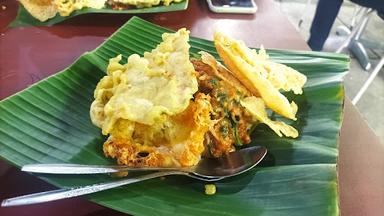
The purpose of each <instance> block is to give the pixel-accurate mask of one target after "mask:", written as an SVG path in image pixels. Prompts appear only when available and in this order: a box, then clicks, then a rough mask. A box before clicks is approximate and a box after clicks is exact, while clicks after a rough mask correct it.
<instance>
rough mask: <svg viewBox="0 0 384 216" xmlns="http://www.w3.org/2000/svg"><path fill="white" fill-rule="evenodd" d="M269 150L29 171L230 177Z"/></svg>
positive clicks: (31, 168)
mask: <svg viewBox="0 0 384 216" xmlns="http://www.w3.org/2000/svg"><path fill="white" fill-rule="evenodd" d="M266 153H267V149H266V148H265V147H262V146H253V147H249V148H244V149H241V150H239V151H235V152H231V153H229V154H228V155H225V156H223V157H219V158H203V159H201V160H200V161H199V163H198V164H197V165H196V166H193V167H175V168H174V167H129V166H124V165H83V164H28V165H25V166H23V167H22V168H21V170H22V171H25V172H33V173H45V174H103V173H115V172H122V171H180V172H186V173H191V174H194V175H196V176H200V177H203V178H217V177H222V176H225V177H229V176H232V175H234V174H236V175H237V174H240V173H243V172H245V171H247V170H249V169H251V168H252V167H253V166H255V165H257V164H258V163H259V162H260V161H261V160H262V159H263V158H264V156H265V154H266Z"/></svg>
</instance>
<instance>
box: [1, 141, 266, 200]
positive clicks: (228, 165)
mask: <svg viewBox="0 0 384 216" xmlns="http://www.w3.org/2000/svg"><path fill="white" fill-rule="evenodd" d="M266 153H267V149H266V148H265V147H260V146H255V147H250V148H245V149H242V150H239V151H236V152H233V153H230V154H228V155H226V156H224V157H220V158H216V159H211V158H203V159H201V161H200V163H199V164H198V165H197V166H195V167H193V168H191V169H190V170H189V171H188V170H187V169H182V170H168V171H161V172H155V173H151V174H148V175H143V176H140V177H137V178H129V179H122V180H118V181H113V182H107V183H100V184H94V185H89V186H83V187H77V188H69V189H59V190H53V191H47V192H41V193H35V194H30V195H24V196H19V197H15V198H10V199H6V200H3V202H2V203H1V206H2V207H5V206H19V205H29V204H36V203H42V202H49V201H53V200H60V199H66V198H70V197H76V196H81V195H85V194H91V193H95V192H98V191H103V190H108V189H111V188H115V187H119V186H123V185H127V184H132V183H135V182H140V181H144V180H148V179H152V178H157V177H161V176H168V175H184V176H188V177H192V178H194V179H199V180H202V181H208V182H212V181H218V180H221V179H224V178H227V177H231V176H235V175H238V174H241V173H244V172H246V171H248V170H250V169H251V168H253V167H254V166H256V165H257V164H258V163H259V162H260V161H261V160H262V159H263V158H264V156H265V155H266ZM121 167H122V168H123V166H121ZM40 168H41V167H40ZM51 168H52V166H51ZM81 168H84V166H81ZM125 170H126V169H125ZM130 170H132V168H130ZM119 171H122V170H121V169H120V170H119ZM114 172H118V171H114ZM44 173H47V171H46V172H44ZM50 173H52V172H50ZM55 173H57V172H55ZM93 173H95V172H93ZM103 173H106V172H103Z"/></svg>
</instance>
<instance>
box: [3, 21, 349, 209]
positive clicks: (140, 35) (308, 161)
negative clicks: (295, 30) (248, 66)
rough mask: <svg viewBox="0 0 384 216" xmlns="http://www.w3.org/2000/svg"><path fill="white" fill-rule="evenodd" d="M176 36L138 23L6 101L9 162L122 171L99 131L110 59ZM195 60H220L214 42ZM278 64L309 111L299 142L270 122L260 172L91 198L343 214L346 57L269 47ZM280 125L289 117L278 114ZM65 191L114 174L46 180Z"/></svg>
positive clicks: (135, 205) (144, 205)
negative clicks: (95, 108)
mask: <svg viewBox="0 0 384 216" xmlns="http://www.w3.org/2000/svg"><path fill="white" fill-rule="evenodd" d="M169 31H170V30H167V29H164V28H162V27H159V26H156V25H153V24H151V23H149V22H147V21H144V20H142V19H140V18H137V17H134V18H132V19H130V20H129V21H128V22H127V23H126V24H125V25H124V26H123V27H121V28H120V30H118V31H117V32H116V33H114V34H113V35H112V36H111V37H110V39H108V40H107V41H106V42H104V43H103V44H102V45H101V46H100V47H98V48H97V49H95V50H94V51H92V52H88V53H85V54H84V55H83V56H81V57H80V58H79V59H78V60H77V61H76V62H75V63H73V64H72V65H71V66H69V67H68V68H67V69H65V70H63V71H61V72H59V73H57V74H56V75H54V76H51V77H49V78H47V79H45V80H42V81H40V82H39V83H37V84H35V85H33V86H31V87H29V88H27V89H26V90H24V91H22V92H19V93H18V94H16V95H13V96H11V97H9V98H7V99H5V100H3V101H1V102H0V156H1V157H2V158H3V159H4V160H6V161H8V162H9V163H11V164H14V165H15V166H17V167H21V166H23V165H25V164H30V163H81V164H114V163H115V162H114V161H113V160H111V159H107V158H105V157H104V156H103V152H102V143H103V140H104V139H105V137H103V136H102V135H101V133H100V129H99V128H96V127H95V126H93V125H92V123H91V121H90V117H89V107H90V104H91V102H92V101H93V90H94V88H95V86H96V84H97V82H98V81H99V79H100V78H101V77H103V76H104V75H105V70H106V66H107V64H108V59H109V58H111V57H115V56H116V55H117V54H123V55H124V57H127V56H129V55H131V54H133V53H139V54H143V53H144V51H149V50H151V49H152V48H154V47H155V46H156V44H158V43H159V42H160V41H161V34H162V33H164V32H169ZM190 44H191V46H192V47H191V49H190V52H191V55H194V54H196V53H197V52H198V51H200V50H204V51H207V52H209V53H211V54H213V55H214V56H216V57H217V53H216V51H215V49H214V46H213V44H212V42H211V41H207V40H202V39H198V38H191V40H190ZM269 54H270V56H271V58H273V59H274V60H275V61H277V62H281V63H284V64H287V65H289V66H291V67H293V68H295V69H297V70H299V71H301V72H302V73H304V74H306V75H307V77H308V82H307V84H306V86H305V88H304V94H302V95H292V94H290V93H287V94H286V95H287V96H288V97H289V98H290V99H294V100H295V101H296V103H297V104H298V106H299V111H298V114H297V116H298V120H297V121H296V122H289V121H287V122H288V123H290V124H291V125H293V126H294V127H296V128H297V129H298V130H299V132H300V137H299V138H297V139H290V138H280V137H278V136H277V135H275V134H274V133H273V132H272V131H271V130H270V129H269V128H268V127H266V126H263V125H260V126H258V127H257V129H256V130H255V133H254V134H253V141H252V145H263V146H266V147H267V148H268V150H269V153H268V155H267V157H266V159H265V160H264V161H263V163H262V164H261V165H260V166H258V167H257V168H255V169H253V170H251V171H249V172H247V173H245V174H242V175H239V176H236V177H232V178H229V179H226V180H224V181H220V182H218V183H216V186H217V193H216V194H215V195H213V196H208V195H205V193H204V183H203V182H200V181H196V180H193V179H188V178H187V177H178V176H170V177H167V178H166V179H162V180H160V179H153V180H149V181H145V182H141V183H137V184H133V185H127V186H124V187H120V188H116V189H112V190H108V191H104V192H99V193H97V194H93V195H90V196H88V198H89V200H91V201H93V202H96V203H99V204H101V205H104V206H107V207H110V208H113V209H116V210H119V211H122V212H126V213H130V214H133V215H197V214H200V215H268V216H271V215H272V216H273V215H286V216H287V215H294V216H299V215H303V216H307V215H321V216H325V215H338V213H339V210H338V189H337V172H336V162H337V156H338V137H339V130H340V126H341V121H342V108H343V99H344V90H343V85H342V82H341V80H342V77H343V75H345V73H346V72H347V70H348V67H349V59H348V57H347V56H345V55H341V54H332V53H321V52H307V51H283V50H269ZM274 118H279V117H277V116H275V117H274ZM38 177H40V178H42V179H44V180H45V181H47V182H49V183H52V184H53V185H56V186H58V187H60V188H65V187H72V186H80V185H86V184H91V183H96V182H103V181H110V180H111V177H110V176H106V175H91V176H84V175H83V176H79V175H66V176H63V175H60V176H59V175H38Z"/></svg>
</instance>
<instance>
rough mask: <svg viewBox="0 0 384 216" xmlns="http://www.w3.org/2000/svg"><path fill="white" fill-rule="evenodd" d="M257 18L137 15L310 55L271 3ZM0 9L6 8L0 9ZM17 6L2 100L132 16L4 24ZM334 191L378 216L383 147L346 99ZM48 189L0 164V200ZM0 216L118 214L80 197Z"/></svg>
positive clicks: (198, 9)
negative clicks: (48, 23)
mask: <svg viewBox="0 0 384 216" xmlns="http://www.w3.org/2000/svg"><path fill="white" fill-rule="evenodd" d="M255 2H256V3H257V5H258V11H257V13H256V14H255V15H234V14H215V13H212V12H210V11H209V9H208V7H207V5H206V2H205V1H204V0H191V1H190V3H189V7H188V9H187V10H185V11H179V12H169V13H158V14H142V15H139V16H140V17H141V18H144V19H146V20H148V21H151V22H153V23H155V24H158V25H161V26H164V27H167V28H171V29H174V30H177V29H179V28H181V27H187V28H188V29H189V30H190V31H191V35H192V36H196V37H202V38H206V39H212V35H213V32H214V30H216V29H219V30H221V31H223V32H226V33H228V34H230V35H232V36H234V37H236V38H240V39H242V40H244V41H245V42H246V43H247V44H248V45H250V46H254V47H258V46H260V45H261V44H263V45H264V47H266V48H278V49H295V50H308V49H309V48H308V46H307V45H306V43H305V41H304V40H303V38H301V36H300V35H299V33H298V32H297V31H296V30H295V29H294V27H293V26H292V25H291V24H290V22H289V21H288V19H287V18H286V17H285V15H283V14H282V13H281V12H280V11H279V9H278V8H277V7H276V6H275V5H274V3H273V1H272V0H256V1H255ZM2 5H4V6H6V9H5V10H2V9H1V6H2ZM16 12H17V3H16V1H14V0H2V1H0V29H1V30H0V99H4V98H6V97H8V96H10V95H12V94H14V93H16V92H18V91H20V90H23V89H25V88H26V87H28V86H29V85H31V84H33V83H35V82H37V81H39V80H40V79H43V78H45V77H47V76H49V75H52V74H54V73H55V72H57V71H60V70H62V69H64V68H66V67H67V66H68V65H69V64H71V63H72V62H73V61H74V60H75V59H76V58H78V57H79V56H80V55H81V54H83V53H84V52H85V51H90V50H93V49H94V48H96V47H97V46H98V45H99V44H101V43H102V42H103V41H104V40H105V39H106V38H107V37H109V36H110V35H111V34H112V33H113V32H114V31H115V30H117V29H118V28H119V27H120V26H121V25H122V24H124V23H125V22H126V21H127V20H128V19H129V18H130V17H131V15H121V14H120V15H111V14H91V15H82V16H78V17H75V18H72V19H70V20H68V21H65V22H63V23H60V24H57V25H55V26H53V27H19V28H12V29H9V28H7V27H6V26H7V25H8V24H9V22H10V21H12V20H13V19H14V17H15V16H16ZM339 150H340V154H339V162H338V171H339V191H340V209H341V214H342V215H346V216H349V215H383V214H384V210H383V204H384V157H383V155H384V146H383V145H382V144H381V143H380V142H379V139H378V138H377V137H376V136H375V135H374V134H373V132H372V130H371V129H370V128H369V127H368V125H367V124H366V122H364V120H363V119H362V117H361V116H360V114H359V113H358V111H357V110H356V108H355V107H354V106H353V105H352V104H351V102H350V100H349V99H346V101H345V111H344V121H343V125H342V129H341V133H340V145H339ZM53 188H54V187H53V186H51V185H49V184H47V183H45V182H43V181H42V180H40V179H37V178H35V177H33V176H31V175H29V174H26V173H22V172H20V171H18V169H16V168H13V167H11V166H10V165H8V164H7V163H6V162H4V161H0V199H4V198H8V197H14V196H18V195H22V194H28V193H32V192H40V191H44V190H49V189H53ZM0 215H2V216H3V215H20V216H22V215H56V216H66V215H95V216H96V215H122V213H119V212H117V211H114V210H111V209H107V208H104V207H102V206H99V205H97V204H94V203H91V202H89V201H87V200H85V199H83V198H73V199H69V200H61V201H55V202H50V203H44V204H39V205H32V206H22V207H10V208H0Z"/></svg>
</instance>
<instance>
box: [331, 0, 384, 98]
mask: <svg viewBox="0 0 384 216" xmlns="http://www.w3.org/2000/svg"><path fill="white" fill-rule="evenodd" d="M353 2H355V3H356V4H359V5H362V6H358V10H357V12H356V10H355V14H354V17H353V19H352V22H351V26H350V28H349V29H346V28H340V27H339V28H338V31H339V32H338V34H340V31H344V34H347V35H348V37H347V38H346V39H345V41H344V42H343V43H342V44H341V46H340V47H339V48H338V49H337V50H336V52H337V53H340V52H342V51H343V50H344V49H346V48H348V49H349V51H350V52H351V53H352V54H353V56H355V57H356V59H357V60H358V62H359V63H360V65H361V66H362V68H364V70H369V69H370V68H371V63H370V60H369V57H368V54H367V51H366V49H365V47H364V46H363V44H362V43H361V42H360V41H359V40H360V38H361V35H362V34H363V32H364V30H365V28H366V27H367V23H368V20H369V18H370V17H371V15H372V13H373V12H374V11H375V10H378V13H379V17H381V18H382V19H383V17H382V16H381V15H380V13H381V12H382V11H383V10H384V3H381V4H380V3H379V5H377V3H378V1H372V2H371V3H370V2H367V1H362V0H353ZM362 2H363V3H362ZM374 3H375V4H376V5H375V4H374ZM358 15H360V18H359V19H357V18H356V17H358ZM383 65H384V56H381V60H380V61H379V63H378V64H377V65H376V66H375V68H374V69H373V70H372V72H371V74H370V75H369V77H368V79H367V80H366V81H365V83H364V84H363V86H362V87H361V89H360V90H359V91H358V93H357V94H356V96H355V97H354V98H353V99H352V104H354V105H356V104H357V103H358V102H359V100H360V98H361V97H362V96H363V94H364V93H365V91H366V90H367V89H368V87H369V86H370V84H371V83H372V82H373V80H374V79H375V77H376V76H377V74H378V73H379V72H380V70H381V68H383Z"/></svg>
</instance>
